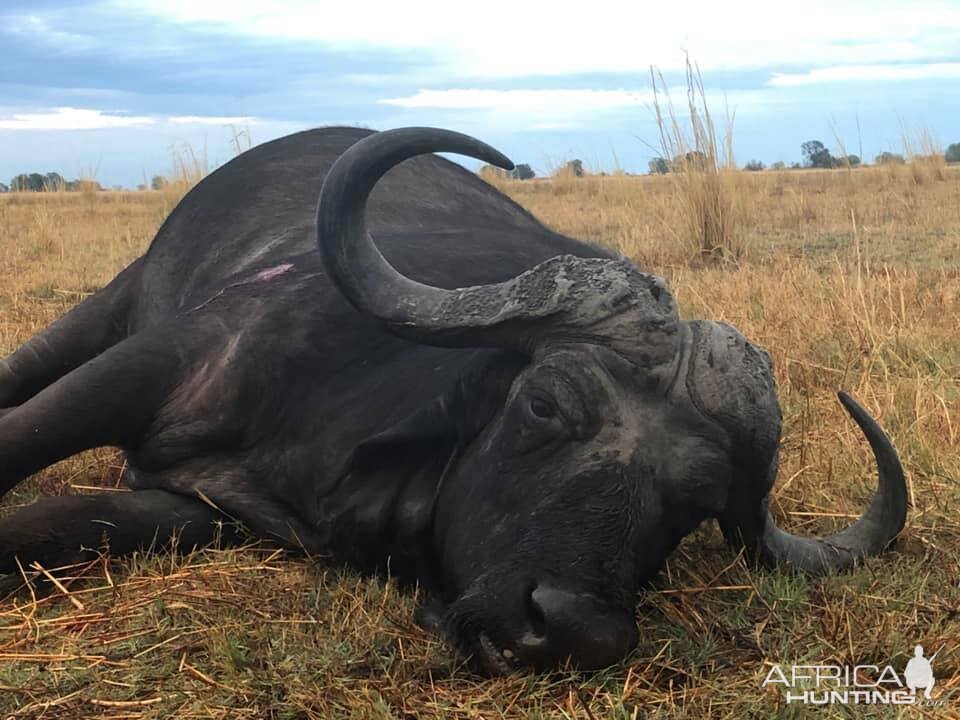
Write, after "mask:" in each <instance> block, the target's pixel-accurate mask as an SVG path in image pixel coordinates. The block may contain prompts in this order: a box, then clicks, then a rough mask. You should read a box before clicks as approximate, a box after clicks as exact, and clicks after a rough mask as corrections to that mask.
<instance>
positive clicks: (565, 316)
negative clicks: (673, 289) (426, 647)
mask: <svg viewBox="0 0 960 720" xmlns="http://www.w3.org/2000/svg"><path fill="white" fill-rule="evenodd" d="M433 152H452V153H459V154H463V155H468V156H472V157H474V158H478V159H480V160H483V161H485V162H488V163H492V164H494V165H497V166H500V167H504V168H509V167H511V164H510V161H509V160H507V158H505V157H504V156H503V155H501V154H500V153H498V152H497V151H495V150H494V149H492V148H491V147H489V146H487V145H485V144H483V143H481V142H479V141H477V140H474V139H473V138H470V137H467V136H465V135H460V134H457V133H453V132H449V131H443V130H436V129H429V128H406V129H400V130H392V131H388V132H382V133H373V132H370V131H366V130H361V129H356V128H324V129H318V130H311V131H308V132H302V133H299V134H296V135H291V136H289V137H285V138H281V139H279V140H275V141H273V142H269V143H266V144H264V145H261V146H259V147H256V148H254V149H252V150H250V151H248V152H246V153H244V154H243V155H241V156H239V157H237V158H236V159H234V160H233V161H231V162H229V163H227V164H226V165H225V166H223V167H222V168H220V169H219V170H217V171H216V172H214V173H213V174H212V175H210V176H209V177H208V178H206V179H205V180H203V182H201V183H200V184H199V185H197V187H196V188H194V189H193V190H192V191H191V192H190V193H189V194H188V195H187V196H186V197H185V198H184V200H183V201H182V202H181V203H180V204H179V206H178V207H177V208H176V209H175V210H174V211H173V213H172V214H171V215H170V217H169V218H167V220H166V222H165V223H164V224H163V226H162V227H161V229H160V231H159V232H158V233H157V236H156V238H155V239H154V241H153V244H152V245H151V246H150V249H149V250H148V251H147V253H146V254H145V255H144V256H143V257H141V258H139V259H138V260H136V261H135V262H134V263H133V264H131V265H130V266H129V267H128V268H126V269H125V270H124V271H122V272H121V273H120V274H119V275H118V276H117V277H116V279H114V280H113V281H112V282H111V283H110V284H109V285H108V286H107V287H105V288H104V289H103V290H101V291H100V292H98V293H97V294H95V295H93V296H92V297H90V298H89V299H87V300H86V301H84V302H83V303H81V304H80V305H79V306H77V307H76V308H75V309H73V310H72V311H71V312H69V313H68V314H67V315H66V316H64V317H63V318H62V319H60V320H59V321H57V322H56V323H54V324H53V325H52V326H51V327H49V328H48V329H46V330H45V331H43V332H42V333H40V334H39V335H38V336H36V337H35V338H33V339H32V340H30V341H29V342H28V343H27V344H26V345H24V346H23V347H22V348H20V349H19V350H17V351H16V352H15V353H14V354H13V355H11V356H10V357H9V358H7V359H6V360H5V361H3V362H0V408H5V410H4V411H2V414H0V459H2V464H0V470H2V472H0V492H6V491H7V490H9V489H10V488H11V487H12V486H13V485H14V484H15V483H17V482H18V481H20V480H21V479H23V478H25V477H27V476H28V475H30V474H31V473H33V472H35V471H37V470H39V469H40V468H43V467H45V466H47V465H50V464H51V463H54V462H56V461H58V460H60V459H62V458H65V457H68V456H70V455H73V454H74V453H78V452H80V451H82V450H85V449H87V448H92V447H96V446H103V445H113V446H118V447H120V448H122V449H123V450H124V451H125V453H126V456H127V458H128V462H129V468H130V470H129V473H128V475H127V481H128V484H129V486H130V487H131V488H132V490H133V492H129V493H109V494H103V495H87V496H71V497H56V498H46V499H42V500H40V501H38V502H36V503H34V504H33V505H30V506H27V507H26V508H23V509H21V510H19V511H17V512H15V513H13V514H12V515H10V516H8V517H6V518H4V519H3V520H2V521H0V572H6V573H13V572H15V568H16V558H19V560H20V561H21V562H22V564H23V566H24V567H26V566H27V563H29V562H31V561H39V562H40V563H42V564H44V565H46V566H48V567H50V566H55V565H61V564H65V563H68V562H71V561H77V560H78V559H81V558H83V557H85V556H86V554H87V553H90V552H92V551H91V550H89V549H90V548H99V547H103V546H104V543H108V544H109V548H110V551H111V552H112V553H113V554H122V553H127V552H131V551H133V550H135V549H137V548H142V547H146V546H150V545H151V544H152V543H154V541H155V540H157V539H160V540H164V539H166V538H171V541H170V544H172V545H174V546H176V547H179V548H183V549H188V548H191V547H193V546H196V545H201V544H204V543H208V542H210V541H211V540H212V539H214V538H215V537H216V536H217V535H218V533H221V532H227V533H228V534H229V532H230V531H229V526H230V525H232V523H228V524H227V528H228V529H227V530H224V529H223V527H224V523H223V522H222V521H224V520H225V519H230V520H236V521H238V522H239V523H242V525H243V526H245V527H246V528H248V529H249V531H252V532H253V533H255V534H256V535H258V536H262V537H264V538H272V539H274V540H276V541H278V542H280V543H283V544H285V545H288V546H290V547H294V548H301V549H303V550H305V551H307V552H308V553H316V554H330V555H333V556H334V557H336V558H338V559H339V560H341V561H343V562H346V563H349V564H351V565H353V566H354V567H357V568H359V569H361V570H364V571H380V570H384V571H388V572H390V573H391V574H392V575H393V576H395V577H398V578H400V579H401V580H403V581H405V582H418V583H420V584H421V585H422V586H423V587H424V588H426V589H427V592H428V594H429V597H430V598H431V600H430V605H429V609H427V610H424V611H422V612H420V613H419V615H420V617H421V620H422V621H424V622H431V623H434V624H435V626H436V627H437V628H438V629H439V630H441V631H442V632H444V633H445V634H446V636H447V637H448V638H450V640H451V641H452V642H453V643H454V644H456V645H457V646H458V647H459V648H460V649H461V650H463V651H464V652H465V653H467V654H470V655H472V656H473V658H474V659H475V662H476V663H477V666H478V667H479V668H480V669H482V670H485V671H487V672H490V673H497V672H507V671H510V670H512V669H514V668H518V667H533V668H549V667H551V666H555V665H556V664H558V663H561V662H563V661H565V659H570V660H572V662H573V663H574V664H576V665H578V666H580V667H582V668H585V669H589V668H598V667H602V666H606V665H608V664H611V663H614V662H617V661H618V660H620V659H621V658H623V657H624V656H625V655H626V654H627V652H628V651H629V650H630V649H631V647H632V646H633V645H634V644H635V642H636V640H637V630H636V625H635V622H634V602H635V596H636V593H637V591H638V589H639V588H640V587H641V585H642V584H644V583H645V582H646V581H647V580H649V579H650V578H651V577H652V576H653V575H654V574H655V573H656V572H657V570H658V568H659V567H660V566H661V565H662V564H663V562H664V559H665V558H666V557H667V555H668V554H669V553H670V552H671V550H672V549H673V548H674V547H675V546H676V545H677V543H678V542H679V541H680V539H681V538H682V537H683V536H684V535H686V534H687V533H689V532H690V531H691V530H693V529H694V528H695V527H696V526H697V525H698V524H699V523H700V522H702V521H703V520H705V519H706V518H716V519H717V520H718V522H719V524H720V527H721V528H722V531H723V533H724V535H725V537H726V538H727V539H728V540H729V542H730V543H732V544H733V545H734V546H735V547H738V548H745V550H746V552H747V553H748V555H749V556H750V557H751V558H753V559H755V560H758V561H761V562H766V563H769V564H784V565H787V566H791V567H793V568H797V569H800V570H804V571H809V572H813V573H819V572H823V571H826V570H828V569H832V568H846V567H848V566H850V565H852V564H854V563H855V562H857V561H858V560H859V559H860V558H862V557H864V556H866V555H870V554H875V553H878V552H880V551H881V550H882V549H883V548H884V547H885V546H886V545H887V544H888V543H889V542H890V541H891V540H892V539H893V538H894V537H895V536H896V534H897V533H898V532H899V531H900V529H901V528H902V526H903V523H904V519H905V515H906V489H905V483H904V476H903V471H902V469H901V466H900V463H899V461H898V459H897V455H896V452H895V451H894V449H893V447H892V445H891V443H890V441H889V440H888V439H887V437H886V436H885V435H884V433H883V431H882V430H881V429H880V428H879V426H878V425H877V423H876V422H875V421H874V420H873V419H872V418H871V417H870V416H869V415H868V414H867V413H866V412H865V411H864V410H863V408H861V407H860V406H859V405H858V404H857V403H856V402H855V401H854V400H853V399H851V398H850V397H849V396H848V395H846V394H842V393H841V395H840V400H841V402H842V403H843V405H844V406H845V407H846V409H847V410H848V411H849V413H850V414H851V416H852V417H853V419H854V420H855V421H856V423H857V424H858V425H859V426H860V428H861V430H862V431H863V433H864V435H865V436H866V438H867V440H868V441H869V443H870V445H871V446H872V448H873V452H874V455H875V457H876V462H877V465H878V467H879V490H878V491H877V493H876V496H875V498H874V500H873V502H872V504H871V505H870V507H869V509H868V510H867V511H866V513H865V514H864V515H863V516H862V517H861V518H860V520H858V521H857V522H856V523H854V524H853V525H851V526H850V527H849V528H847V529H845V530H843V531H842V532H839V533H837V534H835V535H832V536H830V537H828V538H826V539H823V540H817V539H802V538H798V537H794V536H792V535H790V534H788V533H786V532H784V531H782V530H780V529H779V528H777V526H776V525H775V524H774V522H773V520H772V519H771V517H770V515H769V514H768V512H767V496H768V493H769V491H770V488H771V486H772V484H773V482H774V479H775V476H776V473H777V446H778V442H779V438H780V425H781V416H780V410H779V405H778V402H777V397H776V392H775V389H774V383H773V379H772V373H771V364H770V358H769V356H768V355H767V353H766V352H764V351H763V350H761V349H760V348H758V347H756V346H754V345H752V344H751V343H749V342H748V341H747V340H745V339H744V337H743V336H742V335H741V334H740V333H739V332H738V331H737V330H736V329H735V328H733V327H731V326H729V325H726V324H724V323H717V322H708V321H681V320H680V319H679V318H678V315H677V307H676V304H675V302H674V299H673V297H672V296H671V294H670V290H669V289H668V288H667V286H666V285H665V284H664V282H663V280H661V279H660V278H657V277H654V276H653V275H648V274H646V273H644V272H642V271H641V270H640V269H638V268H637V267H636V265H634V264H633V263H632V262H631V261H629V260H628V259H626V258H623V257H621V256H619V255H617V254H615V253H613V252H611V251H608V250H605V249H602V248H599V247H595V246H592V245H588V244H585V243H582V242H579V241H577V240H573V239H570V238H568V237H564V236H563V235H559V234H557V233H555V232H552V231H550V230H548V229H547V228H545V227H544V226H543V225H541V224H540V223H539V222H538V221H537V220H536V219H534V218H533V217H532V216H531V215H530V214H528V213H527V212H525V211H524V210H523V209H521V208H520V207H519V206H518V205H516V204H515V203H513V202H512V201H511V200H509V199H508V198H507V197H505V196H504V195H502V194H501V193H499V192H497V191H496V190H494V189H493V188H491V187H490V186H488V185H487V184H486V183H484V182H483V181H482V180H480V179H479V178H478V177H476V176H475V175H473V174H471V173H470V172H468V171H466V170H464V169H463V168H461V167H459V166H458V165H455V164H453V163H451V162H449V161H447V160H444V159H441V158H439V157H436V156H434V155H431V154H429V153H433ZM408 159H409V161H408V162H404V161H406V160H408ZM318 197H319V204H318V203H317V198H318ZM227 539H229V538H227Z"/></svg>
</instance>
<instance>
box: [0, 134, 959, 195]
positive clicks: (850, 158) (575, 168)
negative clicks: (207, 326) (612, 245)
mask: <svg viewBox="0 0 960 720" xmlns="http://www.w3.org/2000/svg"><path fill="white" fill-rule="evenodd" d="M800 152H801V154H802V155H803V162H802V163H799V162H794V163H791V164H790V165H789V166H788V165H787V164H786V163H785V162H783V161H782V160H781V161H777V162H775V163H772V164H771V165H770V166H769V168H768V167H767V166H766V165H764V164H763V163H762V162H761V161H759V160H750V161H749V162H747V163H746V164H745V165H744V166H743V169H744V170H747V171H760V170H767V169H770V170H787V169H790V170H797V169H801V168H820V169H832V168H844V167H851V168H852V167H857V166H858V165H861V164H862V160H861V158H860V157H859V156H857V155H840V156H836V155H833V154H832V153H831V152H830V150H829V149H827V147H826V146H825V145H824V144H823V143H822V142H820V141H819V140H808V141H807V142H805V143H803V144H802V145H801V146H800ZM943 157H944V160H945V161H946V162H948V163H960V142H957V143H953V144H951V145H949V146H948V147H947V149H946V151H945V152H944V154H943ZM873 161H874V164H876V165H903V164H905V163H906V162H907V159H906V158H905V157H904V156H903V155H901V154H899V153H892V152H886V151H885V152H882V153H880V154H879V155H877V156H876V157H874V160H873ZM707 162H708V158H707V156H706V154H705V153H703V152H702V151H700V150H691V151H690V152H687V153H685V154H683V155H678V156H677V157H674V158H671V159H667V158H664V157H655V158H653V159H652V160H650V162H649V163H647V169H648V172H649V174H650V175H665V174H667V173H669V172H675V171H677V170H679V169H681V168H686V167H690V166H693V167H695V168H696V167H706V164H707ZM552 174H553V175H566V176H569V177H582V176H583V175H584V169H583V161H582V160H579V159H574V160H570V161H568V162H567V163H565V164H564V165H562V166H561V167H559V168H557V169H556V170H555V171H554V172H553V173H552ZM601 174H606V173H601ZM480 175H482V176H486V177H496V178H503V179H512V180H532V179H533V178H535V177H536V176H537V173H536V172H535V171H534V170H533V168H532V167H530V165H529V164H528V163H520V164H519V165H517V166H515V167H514V169H513V170H502V169H500V168H497V167H494V166H493V165H484V166H483V167H482V168H480ZM166 185H167V179H166V178H165V177H164V176H163V175H154V176H153V177H152V178H151V179H150V184H149V188H150V189H151V190H162V189H163V188H164V187H165V186H166ZM90 187H93V188H94V189H96V190H103V189H104V188H103V187H102V186H101V185H100V183H98V182H96V181H95V180H84V179H77V180H65V179H64V178H63V176H62V175H60V174H59V173H55V172H48V173H36V172H34V173H20V174H19V175H15V176H14V177H13V178H12V179H11V180H10V184H9V185H7V184H4V183H2V182H0V193H6V192H51V191H60V190H63V191H66V192H78V191H80V190H82V189H84V188H90ZM147 188H148V186H147V185H146V184H143V185H138V186H137V190H146V189H147ZM114 189H117V190H120V189H123V188H121V187H120V186H116V187H115V188H114Z"/></svg>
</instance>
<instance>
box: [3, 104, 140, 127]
mask: <svg viewBox="0 0 960 720" xmlns="http://www.w3.org/2000/svg"><path fill="white" fill-rule="evenodd" d="M155 122H156V120H155V119H154V118H152V117H147V116H144V115H116V114H108V113H105V112H103V111H102V110H86V109H81V108H72V107H59V108H54V109H52V110H46V111H42V112H25V113H13V114H12V115H9V116H2V115H0V130H97V129H100V128H119V127H135V126H138V125H152V124H154V123H155Z"/></svg>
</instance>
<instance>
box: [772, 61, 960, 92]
mask: <svg viewBox="0 0 960 720" xmlns="http://www.w3.org/2000/svg"><path fill="white" fill-rule="evenodd" d="M951 78H960V63H957V62H954V63H927V64H922V65H921V64H906V65H843V66H839V67H825V68H815V69H813V70H809V71H808V72H804V73H774V75H773V77H771V78H770V79H769V80H768V81H767V85H772V86H774V87H794V86H797V85H820V84H823V83H835V82H896V81H898V80H923V79H935V80H941V79H951Z"/></svg>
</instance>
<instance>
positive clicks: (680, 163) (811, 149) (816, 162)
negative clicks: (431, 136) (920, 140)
mask: <svg viewBox="0 0 960 720" xmlns="http://www.w3.org/2000/svg"><path fill="white" fill-rule="evenodd" d="M800 152H801V154H802V155H803V162H794V163H791V164H790V165H787V163H785V162H783V161H782V160H781V161H777V162H775V163H772V164H771V165H770V166H769V168H768V166H766V165H764V163H762V162H761V161H759V160H750V161H749V162H747V163H746V164H745V165H744V166H743V169H744V170H747V171H759V170H767V169H770V170H799V169H802V168H820V169H832V168H845V167H857V166H859V165H862V164H863V161H862V159H861V158H860V156H858V155H839V156H837V155H834V154H833V153H831V152H830V150H829V149H827V147H826V145H824V144H823V143H822V142H820V141H819V140H808V141H807V142H805V143H803V144H801V146H800ZM943 156H944V160H945V161H946V162H948V163H960V142H958V143H953V144H952V145H950V146H948V147H947V149H946V151H945V152H944V154H943ZM707 162H708V158H707V155H706V154H705V153H704V152H702V151H700V150H691V151H690V152H687V153H684V154H683V155H678V156H677V157H674V158H670V159H667V158H664V157H655V158H653V159H652V160H650V162H649V163H647V169H648V172H649V174H650V175H666V174H667V173H669V172H676V171H677V170H680V169H681V168H687V167H691V166H692V167H694V168H698V167H701V168H702V167H706V166H707ZM873 162H874V164H875V165H903V164H906V162H907V158H906V157H904V156H903V155H901V154H899V153H893V152H886V151H884V152H882V153H880V154H879V155H877V156H876V157H874V159H873ZM559 174H564V175H571V176H573V177H582V176H583V174H584V170H583V162H582V161H581V160H571V161H569V162H568V163H566V164H565V165H563V166H561V167H560V168H558V169H557V170H555V171H554V172H553V173H552V175H559ZM601 174H605V173H601ZM480 175H483V176H487V177H497V178H504V179H511V180H532V179H533V178H535V177H536V176H537V174H536V172H534V170H533V168H531V167H530V165H528V164H527V163H521V164H519V165H517V166H516V167H515V168H514V169H513V170H501V169H500V168H497V167H494V166H493V165H484V166H483V167H482V168H480Z"/></svg>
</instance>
